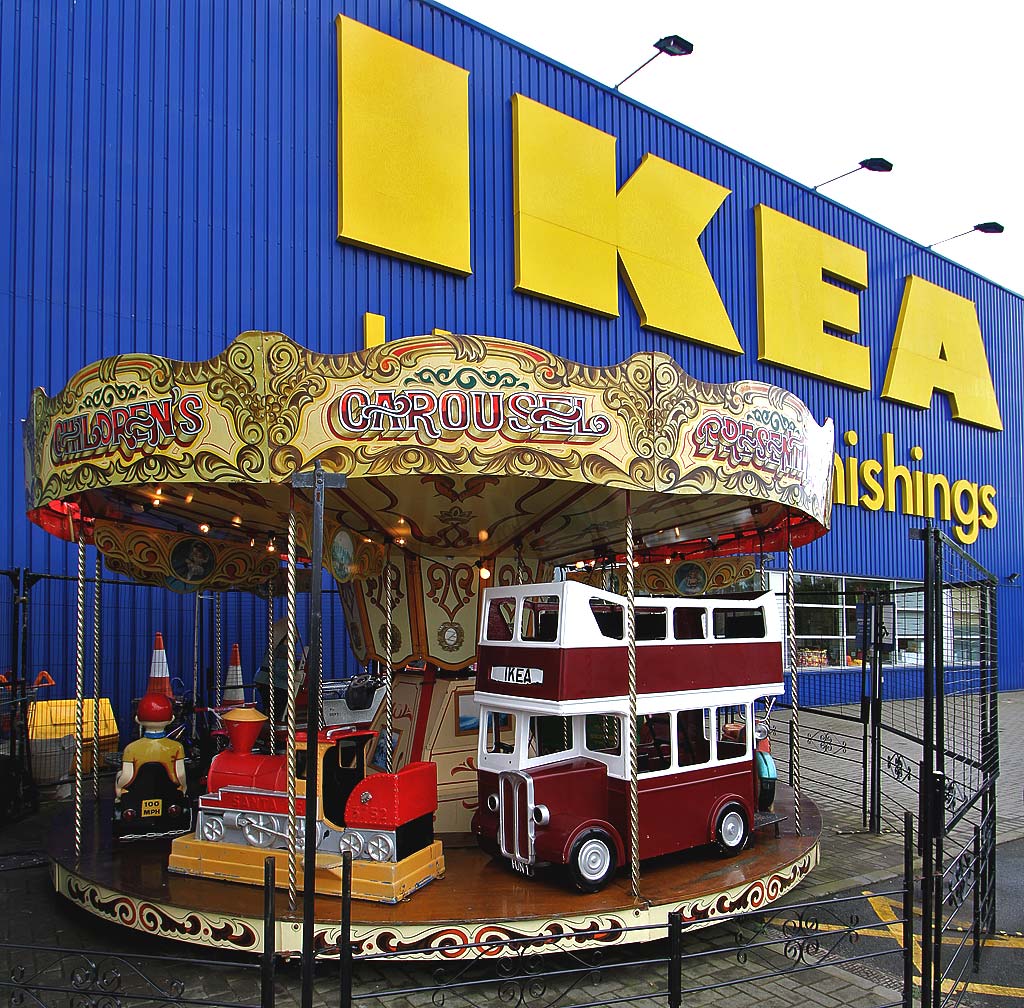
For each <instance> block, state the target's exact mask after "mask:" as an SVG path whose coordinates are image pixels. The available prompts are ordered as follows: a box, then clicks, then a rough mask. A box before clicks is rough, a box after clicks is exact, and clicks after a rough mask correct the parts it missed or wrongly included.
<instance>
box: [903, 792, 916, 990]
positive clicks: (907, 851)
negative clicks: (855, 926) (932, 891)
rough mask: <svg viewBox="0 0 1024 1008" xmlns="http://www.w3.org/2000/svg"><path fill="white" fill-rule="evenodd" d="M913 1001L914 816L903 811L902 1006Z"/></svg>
mask: <svg viewBox="0 0 1024 1008" xmlns="http://www.w3.org/2000/svg"><path fill="white" fill-rule="evenodd" d="M913 1003H914V817H913V815H912V814H911V813H910V812H904V813H903V1008H913Z"/></svg>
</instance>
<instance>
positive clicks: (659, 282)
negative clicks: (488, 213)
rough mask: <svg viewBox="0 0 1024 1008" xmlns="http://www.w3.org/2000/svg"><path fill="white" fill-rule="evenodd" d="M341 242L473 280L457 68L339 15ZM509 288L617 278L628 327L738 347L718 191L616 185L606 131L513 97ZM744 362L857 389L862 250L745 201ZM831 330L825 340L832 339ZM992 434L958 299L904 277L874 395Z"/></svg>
mask: <svg viewBox="0 0 1024 1008" xmlns="http://www.w3.org/2000/svg"><path fill="white" fill-rule="evenodd" d="M336 23H337V39H338V237H339V238H340V239H341V240H343V241H346V242H351V243H354V244H356V245H360V246H363V247H368V248H372V249H376V250H380V251H383V252H387V253H389V254H391V255H395V256H400V257H402V258H406V259H411V260H414V261H417V262H421V263H426V264H429V265H432V266H436V267H438V268H440V269H444V270H451V271H454V272H456V273H459V274H462V275H469V274H470V273H471V272H472V264H471V262H470V237H471V227H472V219H473V218H472V212H471V207H470V184H469V180H470V143H469V126H470V122H469V76H470V75H469V71H467V70H464V69H463V68H461V67H458V66H455V65H454V64H452V63H448V62H446V61H444V60H442V59H439V58H438V57H436V56H432V55H430V54H429V53H425V52H423V51H421V50H419V49H416V48H415V47H413V46H410V45H407V44H405V43H404V42H400V41H398V40H397V39H394V38H392V37H391V36H389V35H385V34H382V33H380V32H378V31H375V30H374V29H372V28H368V27H367V26H366V25H363V24H361V23H360V22H358V21H353V20H351V19H350V18H346V17H344V16H341V15H339V16H338V17H337V19H336ZM511 105H512V142H513V151H512V158H513V178H514V182H513V186H514V192H513V203H514V218H515V224H514V227H515V234H514V245H515V258H516V270H515V289H516V290H517V291H522V292H524V293H529V294H532V295H535V296H537V297H541V298H546V299H549V300H551V301H556V302H559V303H562V304H569V305H573V306H575V307H578V308H580V309H581V310H583V311H588V312H594V313H597V314H599V315H604V316H607V317H614V316H616V315H617V314H618V281H619V271H620V270H621V272H622V276H623V278H624V280H625V282H626V286H627V288H628V290H629V293H630V296H631V298H632V300H633V304H634V306H635V308H636V311H637V314H638V316H639V321H640V325H641V326H644V327H646V328H648V329H652V330H657V331H659V332H662V333H668V334H670V335H674V336H680V337H683V338H684V339H688V340H692V341H695V342H697V343H702V344H705V345H707V346H710V347H715V348H716V349H718V350H721V351H723V352H725V353H733V354H740V353H742V352H743V350H742V347H741V346H740V342H739V340H738V339H737V336H736V332H735V330H734V328H733V325H732V322H731V321H730V319H729V315H728V313H727V312H726V309H725V305H724V304H723V303H722V299H721V297H720V296H719V292H718V289H717V287H716V285H715V281H714V278H713V277H712V275H711V272H710V270H709V269H708V265H707V262H706V261H705V259H704V255H703V253H702V251H701V249H700V246H699V245H698V242H697V239H698V237H699V236H700V234H701V233H702V232H703V231H704V229H705V228H706V227H707V225H708V223H709V222H710V221H711V219H712V218H713V217H714V215H715V214H716V213H717V211H718V209H719V207H721V205H722V203H723V202H724V201H725V199H726V198H727V197H728V196H729V193H730V190H729V189H727V188H725V187H724V186H721V185H718V184H717V183H715V182H712V181H710V180H708V179H706V178H703V177H702V176H700V175H697V174H694V173H693V172H690V171H687V170H686V169H685V168H682V167H681V166H679V165H677V164H673V163H672V162H670V161H666V160H665V159H663V158H660V157H656V156H655V155H653V154H645V155H644V157H643V158H642V159H641V161H640V163H639V165H637V167H636V169H635V170H634V172H633V174H632V175H631V176H630V177H629V179H627V181H626V183H625V184H624V185H623V186H622V187H621V188H617V184H616V168H615V144H616V140H615V137H614V136H612V135H610V134H608V133H605V132H604V131H602V130H599V129H596V128H595V127H593V126H590V125H588V124H586V123H584V122H581V121H579V120H578V119H573V118H571V117H570V116H567V115H565V114H564V113H562V112H559V111H557V110H555V109H553V108H549V107H548V106H546V105H543V104H540V103H539V102H536V101H534V100H532V99H530V98H527V97H525V96H524V95H521V94H514V95H512V96H511ZM753 214H754V232H755V240H756V248H757V297H758V309H759V334H758V359H759V360H762V361H766V362H768V363H771V364H777V365H780V366H782V367H786V368H790V369H793V370H796V371H801V372H803V373H805V374H811V375H813V376H814V377H816V378H821V379H824V380H825V381H829V382H835V383H838V384H841V385H845V386H849V387H851V388H854V389H859V390H864V391H868V390H870V388H871V350H870V348H869V347H867V346H865V345H863V344H861V343H857V342H855V341H853V340H852V339H849V338H848V337H852V336H855V335H856V334H858V333H859V331H860V297H859V295H860V292H861V291H863V290H866V289H867V267H868V263H867V253H866V252H865V251H864V250H863V249H860V248H857V247H856V246H854V245H850V244H848V243H847V242H844V241H841V240H840V239H838V238H835V237H832V236H831V235H828V234H826V233H825V232H823V231H820V230H818V229H817V228H813V227H811V226H809V225H807V224H804V223H802V222H801V221H798V220H795V219H794V218H792V217H789V216H787V215H785V214H783V213H780V212H779V211H778V210H775V209H772V208H771V207H768V206H765V205H758V206H755V207H754V208H753ZM837 334H838V335H837ZM936 391H939V392H944V393H945V394H946V395H947V396H948V397H949V402H950V407H951V409H952V413H953V416H954V417H955V418H957V419H959V420H965V421H969V422H971V423H974V424H978V425H980V426H982V427H987V428H990V429H992V430H1002V420H1001V418H1000V414H999V405H998V403H997V401H996V395H995V390H994V388H993V384H992V376H991V373H990V370H989V365H988V360H987V358H986V355H985V347H984V343H983V341H982V336H981V327H980V325H979V323H978V316H977V311H976V309H975V305H974V303H973V302H972V301H969V300H967V299H966V298H963V297H961V296H959V295H957V294H954V293H953V292H952V291H948V290H946V289H944V288H942V287H939V286H937V285H935V284H933V283H930V282H929V281H927V280H924V279H923V278H921V277H918V276H912V275H909V276H906V277H905V279H904V285H903V296H902V303H901V306H900V311H899V317H898V319H897V322H896V326H895V331H894V334H893V340H892V347H891V351H890V354H889V362H888V368H887V371H886V375H885V382H884V385H883V388H882V391H881V395H882V396H883V397H884V398H886V399H891V400H894V401H897V402H901V403H906V404H908V405H911V406H916V407H919V408H925V409H926V408H928V407H929V405H930V403H931V399H932V395H933V393H934V392H936Z"/></svg>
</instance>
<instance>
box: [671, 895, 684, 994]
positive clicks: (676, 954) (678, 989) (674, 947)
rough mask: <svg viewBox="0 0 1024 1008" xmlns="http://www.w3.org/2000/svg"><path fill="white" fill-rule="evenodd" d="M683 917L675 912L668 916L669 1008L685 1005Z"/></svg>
mask: <svg viewBox="0 0 1024 1008" xmlns="http://www.w3.org/2000/svg"><path fill="white" fill-rule="evenodd" d="M682 957H683V915H682V914H681V913H680V912H679V911H678V910H673V911H672V913H670V914H669V915H668V970H669V972H668V1008H680V1005H682V1003H683V958H682Z"/></svg>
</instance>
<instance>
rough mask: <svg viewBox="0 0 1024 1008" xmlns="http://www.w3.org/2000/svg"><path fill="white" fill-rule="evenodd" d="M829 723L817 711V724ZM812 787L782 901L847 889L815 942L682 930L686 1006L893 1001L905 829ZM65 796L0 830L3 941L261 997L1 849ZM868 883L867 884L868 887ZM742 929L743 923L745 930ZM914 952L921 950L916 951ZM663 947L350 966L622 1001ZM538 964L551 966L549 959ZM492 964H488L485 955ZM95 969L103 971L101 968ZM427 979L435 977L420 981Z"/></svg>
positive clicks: (1018, 843) (1008, 734)
mask: <svg viewBox="0 0 1024 1008" xmlns="http://www.w3.org/2000/svg"><path fill="white" fill-rule="evenodd" d="M801 720H802V723H803V724H810V723H812V721H813V718H811V716H810V715H807V714H806V713H805V714H804V715H802V719H801ZM830 727H831V726H830V725H828V724H827V723H825V729H826V730H827V729H828V728H830ZM1022 731H1024V693H1011V694H1006V695H1004V696H1003V697H1001V698H1000V736H1001V752H1002V754H1003V759H1002V773H1001V776H1000V781H999V788H998V799H997V807H998V826H997V836H998V840H999V844H1000V845H999V847H998V853H997V872H998V874H997V879H998V883H999V889H1000V904H999V913H1000V917H999V921H998V928H999V930H1000V931H1001V932H1003V933H1001V934H999V935H997V936H996V938H995V939H994V940H993V941H992V942H990V947H989V949H988V950H987V952H986V955H985V958H984V961H983V968H982V972H981V973H980V974H979V975H977V976H974V975H971V976H969V977H968V979H969V980H970V981H971V982H972V984H973V986H972V988H971V989H970V990H969V992H968V994H967V997H966V1002H967V1003H972V1004H980V1003H984V1002H989V1001H996V1000H998V1001H999V1002H1001V1003H1007V1004H1009V1002H1010V1000H1018V1001H1020V1002H1024V965H1022V964H1024V938H1022V937H1021V935H1020V931H1021V930H1024V928H1022V925H1024V899H1022V895H1024V889H1022V884H1024V883H1022V880H1024V800H1022V792H1024V761H1020V760H1019V759H1017V758H1016V755H1015V753H1016V740H1017V739H1018V738H1019V736H1020V734H1021V732H1022ZM803 758H804V765H805V767H807V769H808V777H809V778H810V777H811V776H812V774H811V771H812V769H813V765H814V760H815V759H816V758H817V757H815V755H814V752H813V751H805V752H804V754H803ZM821 758H823V757H821ZM818 779H820V775H819V778H818ZM813 797H814V799H815V801H816V802H818V804H819V806H820V807H821V809H822V813H823V820H824V823H825V826H824V829H823V834H822V839H821V864H820V866H819V867H818V868H817V869H816V870H815V871H814V872H813V873H812V874H811V876H810V878H809V879H808V880H807V881H806V882H805V883H804V884H803V885H802V886H801V887H800V888H799V889H798V890H797V891H796V892H795V893H794V894H792V896H791V897H790V898H789V899H788V900H787V901H786V902H787V903H794V902H798V901H803V900H812V899H817V898H821V897H824V896H828V895H837V894H843V895H848V896H850V897H851V898H853V899H855V902H852V903H850V904H848V905H845V904H839V905H837V906H835V907H833V908H832V909H830V910H828V911H827V912H826V914H827V915H828V916H825V917H822V916H821V914H820V913H819V914H818V917H819V920H818V935H817V938H816V940H814V941H811V942H808V941H804V942H803V943H801V933H800V929H801V924H800V922H799V921H798V919H797V916H796V915H792V914H791V915H788V916H789V918H790V920H789V921H788V922H787V921H785V920H782V919H779V920H776V921H775V922H773V923H772V924H771V925H770V926H769V927H768V929H767V930H766V931H764V932H763V933H762V934H761V935H759V936H757V945H756V949H755V951H753V952H750V953H747V954H745V955H738V954H737V949H736V947H735V943H736V935H735V928H732V927H720V928H715V929H709V930H708V931H707V932H700V933H697V934H694V935H689V936H686V937H685V939H684V941H685V952H686V953H687V955H688V956H690V958H689V959H688V960H687V962H686V966H685V969H684V988H685V993H684V998H683V1001H684V1003H685V1004H686V1005H688V1006H691V1005H704V1004H708V1005H710V1004H712V1003H713V1002H717V1001H719V1000H720V999H721V998H722V997H723V996H725V997H728V999H729V1002H730V1008H746V1005H747V1003H749V1004H750V1005H751V1008H753V1005H754V1004H755V1003H756V1004H757V1005H759V1006H760V1005H763V1003H764V1001H765V1000H766V998H768V997H770V998H771V1000H772V1001H773V1002H775V1003H778V1004H782V1005H793V1006H794V1008H796V1006H800V1008H805V1006H807V1005H811V1006H821V1008H840V1006H850V1008H881V1006H883V1005H886V1006H887V1005H891V1004H893V1003H894V1002H897V1001H898V999H899V985H898V982H897V980H896V978H897V977H898V976H899V974H900V970H901V968H902V967H901V964H902V959H901V955H902V951H901V947H900V945H899V942H898V940H897V939H898V930H899V929H898V928H892V927H891V926H888V925H887V918H891V917H892V916H893V914H894V904H897V908H896V911H895V912H897V913H898V899H897V897H896V896H895V895H894V894H893V895H890V896H886V895H884V894H886V893H894V890H895V889H896V888H898V883H899V878H900V876H901V873H902V859H903V849H902V838H901V837H900V836H899V835H898V834H897V833H896V832H895V831H893V832H889V833H886V834H883V835H881V836H873V835H871V834H868V833H866V832H865V831H864V830H863V828H862V824H861V813H860V808H859V806H858V807H852V805H851V803H850V801H849V800H848V799H847V798H846V797H845V796H844V795H843V794H842V793H841V792H839V791H837V790H833V789H829V788H827V787H821V786H820V785H819V786H818V789H817V791H816V793H814V795H813ZM68 809H69V806H68V805H67V803H59V802H53V803H49V804H48V805H47V806H46V807H44V810H43V811H42V812H41V813H40V815H38V816H36V817H34V818H32V819H30V820H26V821H24V822H22V823H20V824H17V825H16V826H13V827H7V828H6V830H5V831H4V832H2V833H0V865H9V866H11V867H8V868H7V869H6V870H0V946H2V945H3V944H4V943H6V944H7V945H8V946H10V945H12V944H22V945H25V946H34V947H38V946H46V945H52V946H58V947H61V948H64V949H68V948H76V949H91V950H100V951H103V952H106V953H109V954H116V955H118V956H123V957H131V958H132V960H133V961H138V962H139V964H140V965H139V968H140V972H141V973H142V974H143V975H144V976H145V977H147V978H150V979H152V980H155V981H156V982H157V983H158V984H162V985H164V988H163V989H164V990H165V991H173V992H175V993H177V991H176V989H175V988H173V987H171V986H167V985H173V984H174V983H175V982H176V981H177V982H179V983H180V984H181V985H182V988H183V991H184V996H185V997H186V998H188V999H194V1000H196V1001H200V1002H206V1003H209V1004H217V1003H220V1004H223V1003H248V1004H256V1003H258V1000H259V996H258V991H259V983H258V981H259V976H258V972H257V971H256V969H255V967H254V965H253V964H252V963H250V962H247V961H246V960H244V959H241V958H239V959H237V961H234V960H233V961H231V962H230V963H229V964H228V965H221V964H218V965H213V964H209V963H201V962H198V961H197V957H195V956H194V955H193V950H192V949H191V948H189V947H187V946H183V945H180V944H177V943H173V942H169V941H156V940H153V939H150V938H147V937H145V936H142V935H138V934H136V933H134V932H130V931H127V930H125V929H121V928H118V927H115V926H113V925H109V924H106V923H104V922H103V921H99V920H97V919H96V918H94V917H92V916H91V915H88V914H85V913H84V912H82V911H78V910H76V909H75V908H74V907H72V906H70V905H69V904H68V903H67V902H66V901H64V900H62V899H59V898H58V897H57V896H56V895H55V894H54V893H53V892H52V889H51V888H50V884H49V879H48V876H47V872H46V869H45V867H43V866H41V865H37V866H34V867H33V866H31V861H28V862H24V861H22V862H18V861H17V860H15V859H12V858H11V857H9V855H11V854H15V853H18V852H21V853H27V854H31V852H33V851H38V850H39V849H41V848H42V846H43V843H44V838H45V835H46V832H47V829H48V825H49V823H50V822H51V821H52V820H55V819H58V818H64V817H66V816H67V814H68ZM865 893H868V894H871V895H869V896H864V895H863V894H865ZM854 914H855V915H856V918H857V920H856V922H855V923H853V925H852V926H853V927H854V928H855V929H856V933H857V938H858V941H857V942H856V943H851V942H850V941H849V937H850V936H849V933H848V932H849V929H850V927H851V916H852V915H854ZM804 923H806V922H804ZM964 923H969V922H968V921H964ZM830 936H831V937H830ZM750 937H751V936H750V935H746V938H747V939H749V938H750ZM804 937H805V936H804ZM953 939H955V940H959V934H958V933H956V932H953V933H951V940H953ZM915 952H916V954H919V950H915ZM796 954H800V955H801V956H802V957H803V958H802V960H800V961H799V963H798V965H804V966H806V965H812V964H813V965H816V966H817V968H815V969H813V970H803V971H798V972H794V973H791V974H790V975H788V976H784V977H781V978H776V979H773V980H772V981H771V983H770V985H766V983H765V982H763V981H758V980H757V977H758V976H759V975H763V974H765V973H767V972H774V971H776V970H777V969H779V968H780V967H784V966H786V965H787V964H788V965H792V964H793V962H794V961H796V960H794V959H793V958H792V957H793V956H794V955H796ZM4 955H6V957H7V961H6V962H3V963H0V966H2V968H0V983H2V982H3V981H4V980H6V978H7V977H8V976H10V972H11V969H12V968H17V967H18V966H19V965H20V966H22V967H24V968H25V969H26V970H27V973H28V975H31V974H32V972H33V971H34V970H37V969H43V968H45V967H47V966H49V965H50V964H51V963H52V962H53V960H54V958H55V957H54V956H52V955H49V956H48V955H47V954H43V953H39V952H35V951H30V950H28V949H17V948H8V949H6V950H4V949H3V948H2V947H0V958H3V956H4ZM143 955H160V956H164V957H167V958H165V959H164V960H161V961H147V962H142V961H141V960H138V957H139V956H143ZM666 955H667V948H666V945H665V943H663V942H661V943H653V944H651V945H648V946H643V947H641V948H639V949H636V948H634V949H633V950H631V951H626V950H618V951H613V952H608V953H605V954H604V956H603V959H602V964H603V965H604V966H608V967H611V968H609V969H607V970H603V969H602V970H600V971H597V972H595V971H593V970H592V969H591V968H590V967H591V966H592V965H593V964H592V963H591V962H590V960H589V959H588V960H585V961H582V960H580V959H578V958H570V957H567V956H560V957H558V958H557V959H551V960H549V962H550V966H551V967H554V968H557V969H558V970H559V971H560V973H561V975H560V976H559V977H547V978H545V977H536V976H532V975H531V977H530V979H528V980H527V981H522V980H519V979H516V976H517V973H516V971H515V969H513V973H512V975H511V976H510V978H508V979H507V980H506V982H505V986H504V987H503V988H497V987H495V986H494V985H493V984H489V985H487V986H480V987H476V986H472V987H460V986H459V984H460V983H464V982H468V981H469V980H472V979H473V977H474V976H475V975H476V973H477V971H478V970H479V969H480V967H477V966H473V967H471V968H470V970H469V974H468V976H463V968H462V967H458V966H449V967H442V969H445V968H446V969H447V972H445V973H442V972H441V971H440V970H438V969H436V968H431V969H430V970H427V969H424V968H419V969H412V970H410V969H409V968H407V967H399V966H394V965H392V966H387V967H385V966H380V965H378V966H373V967H371V966H369V965H365V964H364V965H362V966H361V967H360V969H359V971H358V973H357V975H356V983H355V993H356V995H357V996H358V997H359V998H360V999H362V1000H364V1001H365V1002H366V1003H369V1004H372V1005H378V1004H381V1005H382V1004H387V1005H388V1006H389V1008H391V1006H396V1008H404V1006H407V1005H408V1006H414V1005H415V1006H419V1005H433V1006H438V1005H445V1004H448V1003H451V1004H453V1005H455V1004H458V1005H481V1006H482V1005H484V1004H509V1003H513V1004H521V1005H523V1006H527V1008H528V1006H535V1008H546V1006H548V1005H551V1004H554V1003H555V1001H556V999H559V998H561V1000H560V1001H559V1003H561V1004H565V1005H572V1004H583V1003H588V1002H589V1003H601V1002H615V1003H623V1002H626V1001H628V1002H629V1003H631V1004H637V1005H646V1004H651V1005H654V1004H661V1005H663V1004H665V1003H666V999H665V992H666V987H667V980H666V975H667V973H666V968H665V965H664V963H663V959H664V957H665V956H666ZM830 956H831V958H829V957H830ZM787 957H789V958H787ZM547 959H548V957H545V960H547ZM851 960H855V961H851ZM516 965H517V966H520V965H521V966H522V968H523V970H526V969H527V967H528V966H529V964H527V963H522V964H516ZM542 968H543V969H545V970H546V969H548V968H549V963H548V961H546V962H545V963H544V966H543V967H542ZM488 969H489V971H490V974H491V975H493V965H492V966H489V967H488ZM574 971H575V972H574ZM99 972H100V974H102V969H100V971H99ZM122 982H123V983H124V985H125V989H127V987H128V984H129V982H131V983H132V984H134V985H135V987H133V988H132V989H133V990H136V991H137V992H138V993H139V994H144V993H147V991H148V995H149V996H151V995H152V994H153V993H155V992H154V991H152V990H149V989H148V987H147V985H146V984H143V982H142V981H141V980H140V979H139V978H138V977H136V978H135V979H132V975H131V973H130V971H126V970H124V969H122ZM722 982H729V983H732V984H734V986H731V987H728V988H726V989H725V990H724V991H723V990H722V989H721V988H720V987H719V988H716V989H714V990H710V989H705V988H708V987H710V986H711V985H713V984H720V983H722ZM428 986H429V987H430V988H432V990H429V991H428V990H423V989H421V988H424V987H428ZM438 987H440V990H438V989H437V988H438ZM569 988H572V989H571V990H570V989H569ZM385 992H391V993H385ZM566 992H567V993H566ZM6 993H7V992H5V996H6ZM297 993H298V973H297V970H296V969H295V968H294V967H285V968H283V969H282V970H281V971H280V973H279V978H278V994H279V997H278V1000H279V1003H281V1004H292V1003H296V1002H297ZM67 1001H68V999H67V998H66V996H58V995H56V994H50V995H48V996H47V997H46V999H44V1000H43V1004H45V1005H47V1006H50V1005H57V1004H63V1003H66V1002H67ZM125 1003H126V1004H127V1003H129V1002H125ZM136 1003H137V1002H136ZM321 1003H323V1004H331V1005H336V1004H337V1003H338V992H337V980H336V976H335V975H332V973H331V971H330V969H329V968H328V969H325V970H324V971H323V973H322V975H321V976H320V978H319V979H318V983H317V991H316V1004H318V1005H319V1004H321Z"/></svg>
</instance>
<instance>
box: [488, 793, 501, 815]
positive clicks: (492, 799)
mask: <svg viewBox="0 0 1024 1008" xmlns="http://www.w3.org/2000/svg"><path fill="white" fill-rule="evenodd" d="M487 808H488V809H489V810H490V811H491V812H497V811H498V794H497V792H495V791H492V792H491V793H490V794H489V795H488V796H487Z"/></svg>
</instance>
